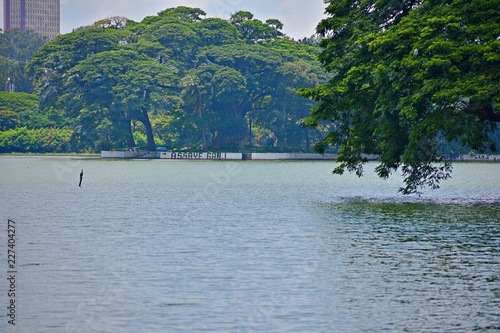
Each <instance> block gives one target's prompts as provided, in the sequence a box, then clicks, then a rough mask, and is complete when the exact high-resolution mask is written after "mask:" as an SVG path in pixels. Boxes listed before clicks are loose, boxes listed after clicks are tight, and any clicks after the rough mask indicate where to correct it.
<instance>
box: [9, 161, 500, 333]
mask: <svg viewBox="0 0 500 333" xmlns="http://www.w3.org/2000/svg"><path fill="white" fill-rule="evenodd" d="M374 166H375V165H368V166H367V167H366V169H367V174H366V176H365V177H363V178H362V179H358V178H356V177H355V176H350V175H347V176H342V177H339V176H333V175H331V173H330V172H331V170H332V169H333V168H334V164H333V163H332V162H320V161H317V162H284V161H280V162H257V161H247V162H208V161H207V162H205V161H196V162H190V161H161V160H156V161H138V160H136V161H106V160H101V159H91V158H76V157H73V158H64V157H1V158H0V202H1V204H0V219H1V221H0V222H1V223H2V227H1V228H0V229H1V230H2V231H1V233H0V251H1V259H0V271H1V272H2V275H1V276H2V277H5V276H6V272H7V270H8V269H7V260H6V259H7V246H6V243H7V232H6V229H7V220H8V219H13V220H15V221H16V228H17V229H16V232H17V234H16V236H17V239H16V256H17V257H16V258H17V261H16V265H17V271H18V273H17V276H16V304H17V308H16V326H15V328H14V327H12V326H11V325H8V324H7V320H8V318H7V317H6V316H5V313H6V307H7V305H8V303H7V302H8V298H7V290H8V285H7V280H6V278H2V279H1V281H0V294H1V297H0V300H1V303H2V304H1V306H0V308H2V309H4V310H2V311H0V312H1V313H2V314H1V315H0V331H1V332H4V331H6V332H41V333H44V332H47V333H48V332H50V333H52V332H471V331H477V332H499V331H500V320H499V318H500V273H499V272H500V224H499V221H500V164H456V165H455V172H454V178H453V179H452V180H451V181H447V182H445V183H444V185H443V187H442V189H440V190H438V191H433V192H429V193H425V194H424V195H423V196H422V197H403V196H401V195H399V194H398V193H397V189H398V188H399V186H401V183H400V179H399V178H398V177H397V176H396V177H393V178H392V179H390V180H389V181H382V180H379V179H378V178H377V177H376V176H375V175H374V174H373V172H372V171H373V169H374ZM80 169H84V173H85V174H84V178H83V186H82V187H81V188H79V187H78V180H79V177H78V176H79V173H80Z"/></svg>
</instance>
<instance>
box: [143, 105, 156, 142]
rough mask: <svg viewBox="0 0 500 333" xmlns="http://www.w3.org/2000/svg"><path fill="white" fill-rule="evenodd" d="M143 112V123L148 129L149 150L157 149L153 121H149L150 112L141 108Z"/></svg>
mask: <svg viewBox="0 0 500 333" xmlns="http://www.w3.org/2000/svg"><path fill="white" fill-rule="evenodd" d="M141 112H142V121H141V122H142V123H143V124H144V128H145V129H146V136H147V138H148V150H149V151H155V150H156V144H155V138H154V134H153V127H152V126H151V122H150V121H149V116H148V112H147V111H146V110H141Z"/></svg>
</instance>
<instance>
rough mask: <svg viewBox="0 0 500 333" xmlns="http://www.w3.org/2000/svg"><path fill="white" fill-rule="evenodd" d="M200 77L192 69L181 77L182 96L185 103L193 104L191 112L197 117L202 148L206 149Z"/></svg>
mask: <svg viewBox="0 0 500 333" xmlns="http://www.w3.org/2000/svg"><path fill="white" fill-rule="evenodd" d="M199 85H200V79H199V78H198V77H197V75H196V73H195V72H194V71H191V72H189V73H188V74H187V75H186V76H185V77H183V78H182V79H181V87H182V96H183V97H184V100H185V103H186V104H188V105H192V106H193V114H194V115H195V117H198V120H199V127H200V128H201V136H202V139H203V149H205V150H206V149H208V143H207V135H206V132H205V123H204V121H203V111H202V110H203V101H202V96H201V93H200V89H199Z"/></svg>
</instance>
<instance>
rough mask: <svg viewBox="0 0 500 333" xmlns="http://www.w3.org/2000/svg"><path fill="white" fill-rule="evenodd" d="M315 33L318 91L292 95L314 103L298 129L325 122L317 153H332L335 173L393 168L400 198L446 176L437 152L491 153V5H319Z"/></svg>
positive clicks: (497, 7)
mask: <svg viewBox="0 0 500 333" xmlns="http://www.w3.org/2000/svg"><path fill="white" fill-rule="evenodd" d="M325 3H327V4H328V7H327V9H326V13H327V14H328V18H326V19H324V20H323V21H321V22H320V23H319V25H318V27H317V31H318V33H320V34H321V35H322V36H323V37H324V39H323V40H322V41H321V42H320V46H321V47H322V52H321V54H320V61H321V63H322V65H323V66H324V68H325V69H326V70H327V71H329V72H330V73H331V75H332V76H331V79H330V81H329V82H328V83H327V84H324V85H320V86H318V87H317V88H315V89H306V90H302V91H301V94H302V95H304V96H307V97H309V98H311V99H313V100H315V101H318V102H320V103H319V105H318V106H317V107H315V108H314V109H313V110H312V112H311V114H310V116H309V118H308V119H307V121H306V123H307V124H309V125H310V126H315V125H318V124H320V123H321V122H322V121H331V122H332V123H333V126H334V130H333V131H331V133H330V134H329V135H328V136H326V138H324V140H323V141H322V142H321V143H319V144H318V145H317V147H316V148H317V149H318V150H319V151H324V150H325V149H326V148H327V147H328V146H329V145H331V146H335V147H337V148H338V152H339V161H340V162H341V165H340V166H339V167H338V168H336V169H335V170H334V172H335V173H339V174H341V173H343V172H344V170H346V169H347V170H349V171H355V172H356V173H357V174H358V175H362V173H363V164H364V163H365V162H366V159H365V157H364V156H365V155H364V154H369V153H375V154H378V155H380V157H381V161H380V164H379V166H378V168H377V173H378V175H379V176H380V177H383V178H386V177H389V175H390V174H391V173H393V172H394V171H396V170H398V169H401V171H402V173H403V175H404V177H405V184H406V186H405V188H402V189H401V190H402V192H403V193H405V194H409V193H415V192H418V191H419V189H420V188H422V187H424V186H431V187H433V188H436V187H438V186H439V182H440V181H441V180H442V179H446V178H448V177H449V176H450V172H451V165H450V163H449V162H448V161H447V160H446V158H445V156H444V154H443V144H445V143H450V142H458V143H459V144H460V145H461V146H466V147H469V148H470V149H474V150H478V151H480V150H485V149H491V150H495V149H496V147H495V146H494V144H493V142H492V141H491V139H490V134H491V133H492V132H493V131H495V130H496V129H497V124H498V122H499V121H500V111H499V107H500V82H499V79H500V23H499V22H500V1H499V0H401V1H393V0H382V1H375V0H362V1H357V0H346V1H333V0H332V1H325Z"/></svg>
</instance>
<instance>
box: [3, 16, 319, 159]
mask: <svg viewBox="0 0 500 333" xmlns="http://www.w3.org/2000/svg"><path fill="white" fill-rule="evenodd" d="M205 16H206V14H205V12H204V11H202V10H201V9H199V8H189V7H176V8H169V9H166V10H164V11H161V12H160V13H158V15H156V16H150V17H147V18H145V19H144V20H143V21H142V22H133V21H130V20H127V19H126V18H121V17H114V18H113V17H112V18H108V19H104V20H101V21H98V22H96V23H95V24H94V26H93V27H88V28H81V29H78V30H77V31H74V32H73V33H71V34H67V35H63V36H60V37H58V38H56V39H54V40H52V41H51V42H49V43H47V44H46V45H44V47H43V48H41V49H40V50H39V51H38V52H37V53H36V54H35V55H34V56H33V57H32V58H31V61H30V62H29V64H28V67H27V69H28V72H29V73H30V75H31V76H32V77H33V78H34V80H35V82H36V83H37V86H36V91H37V93H38V95H39V97H40V108H41V110H43V112H44V113H47V114H48V113H50V112H51V114H52V117H53V119H56V118H57V117H60V118H61V120H64V119H66V120H68V119H71V121H69V122H66V123H65V125H69V126H70V127H71V128H72V129H73V137H72V140H73V142H74V146H75V147H76V148H75V149H78V150H83V149H85V150H87V149H90V150H97V149H113V148H115V147H123V146H129V147H132V146H136V145H138V144H140V145H144V143H145V142H146V146H147V147H148V149H154V148H155V147H156V146H157V145H158V144H161V145H165V146H168V147H171V148H182V147H184V146H189V147H200V146H201V147H203V148H204V149H209V148H211V149H214V148H215V149H222V148H226V149H237V148H239V147H240V146H241V145H243V144H245V143H246V141H252V140H251V138H248V137H247V135H248V134H249V133H250V134H251V130H250V127H252V126H253V125H254V124H253V123H254V122H257V121H258V126H260V127H262V128H270V127H271V126H273V128H276V126H286V127H287V130H286V131H285V132H286V133H287V134H286V140H285V139H280V140H281V141H280V142H281V143H284V142H289V143H290V144H292V143H293V144H294V145H303V146H306V145H307V144H308V140H309V137H308V134H307V138H304V137H305V134H304V133H308V132H309V131H308V130H307V129H303V128H302V127H301V126H300V125H299V124H298V121H299V119H300V117H303V116H305V112H306V110H307V109H308V108H310V107H311V105H312V103H311V102H310V101H307V100H305V99H300V98H298V97H297V96H296V94H295V91H296V89H297V88H299V86H300V85H301V84H303V83H307V86H311V84H312V83H311V82H313V81H314V82H320V81H321V80H322V79H323V81H324V78H325V73H324V72H323V71H322V69H321V68H320V66H319V62H318V61H317V59H316V55H317V54H318V48H317V47H313V46H308V45H305V44H297V43H295V42H293V41H291V40H290V39H287V38H286V36H283V34H282V33H281V31H280V30H281V29H282V28H283V24H282V23H281V22H280V21H279V20H276V19H269V20H267V21H266V22H261V21H260V20H256V19H254V17H253V14H252V13H249V12H244V11H240V12H237V13H235V14H233V15H232V17H231V19H230V20H229V21H225V20H222V19H219V18H205ZM292 64H293V65H292ZM294 66H295V67H294ZM302 76H304V77H302ZM311 80H312V81H311ZM285 82H288V83H289V84H292V85H293V87H287V84H288V83H285ZM288 88H290V89H288ZM280 104H281V105H286V109H287V112H286V113H287V114H289V115H291V116H290V117H287V121H286V125H285V122H283V121H281V123H280V122H276V121H275V120H276V117H277V116H276V115H277V114H278V113H276V110H277V109H280V110H282V109H281V108H280V107H279V105H280ZM266 108H267V109H266ZM55 110H57V111H55ZM266 112H268V113H269V114H274V115H275V116H274V117H272V116H269V117H264V116H259V117H258V116H257V113H259V114H261V115H262V114H264V113H266ZM5 117H6V118H5V119H11V118H9V115H5ZM6 121H7V120H6ZM280 124H281V125H280ZM278 131H279V130H278V129H276V130H275V131H274V132H275V133H278ZM262 132H265V133H272V131H269V130H267V131H262ZM281 132H283V131H281ZM281 132H280V133H281ZM283 133H284V132H283ZM294 136H298V138H297V139H294V138H293V137H294ZM247 138H248V140H246V139H247ZM144 140H146V141H144ZM306 142H307V143H306ZM283 147H284V148H286V147H285V146H283Z"/></svg>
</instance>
